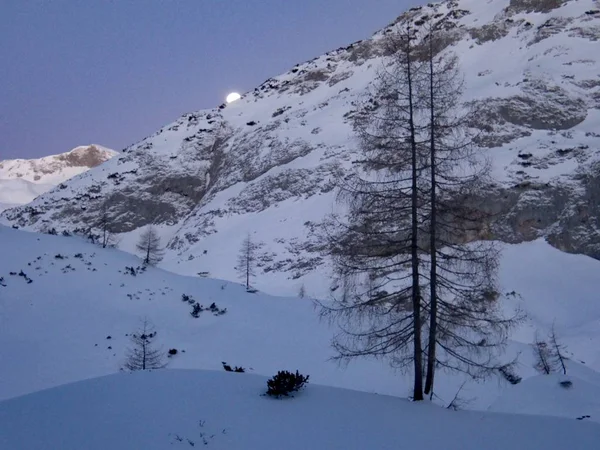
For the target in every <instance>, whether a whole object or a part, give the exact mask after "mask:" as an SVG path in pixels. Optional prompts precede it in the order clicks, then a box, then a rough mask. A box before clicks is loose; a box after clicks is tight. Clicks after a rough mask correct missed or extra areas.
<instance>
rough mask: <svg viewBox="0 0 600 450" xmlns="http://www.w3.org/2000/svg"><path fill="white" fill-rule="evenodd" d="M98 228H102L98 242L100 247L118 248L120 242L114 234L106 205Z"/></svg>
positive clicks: (101, 213)
mask: <svg viewBox="0 0 600 450" xmlns="http://www.w3.org/2000/svg"><path fill="white" fill-rule="evenodd" d="M98 226H99V227H100V236H99V238H98V240H99V243H100V245H102V248H106V247H116V246H117V244H118V240H117V237H116V236H115V234H114V233H113V232H112V222H111V219H110V217H109V215H108V211H107V208H106V205H103V206H102V210H101V212H100V221H99V223H98Z"/></svg>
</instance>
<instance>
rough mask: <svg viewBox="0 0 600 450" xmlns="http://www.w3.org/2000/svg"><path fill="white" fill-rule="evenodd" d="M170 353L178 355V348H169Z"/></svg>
mask: <svg viewBox="0 0 600 450" xmlns="http://www.w3.org/2000/svg"><path fill="white" fill-rule="evenodd" d="M168 353H169V356H172V355H176V354H177V349H176V348H171V349H169V352H168Z"/></svg>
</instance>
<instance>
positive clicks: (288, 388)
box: [267, 370, 310, 398]
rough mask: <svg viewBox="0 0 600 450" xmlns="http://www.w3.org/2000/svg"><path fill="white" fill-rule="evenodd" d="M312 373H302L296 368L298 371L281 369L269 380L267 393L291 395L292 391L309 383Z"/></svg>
mask: <svg viewBox="0 0 600 450" xmlns="http://www.w3.org/2000/svg"><path fill="white" fill-rule="evenodd" d="M309 376H310V375H306V376H304V375H302V374H301V373H299V372H298V371H297V370H296V373H292V372H288V371H287V370H280V371H279V372H277V375H275V376H274V377H273V378H271V379H269V380H267V395H270V396H271V397H277V398H280V397H283V396H286V397H287V396H289V395H290V394H291V393H292V392H295V391H299V390H300V389H302V388H303V387H304V385H305V384H306V383H308V377H309Z"/></svg>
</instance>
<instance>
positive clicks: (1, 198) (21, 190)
mask: <svg viewBox="0 0 600 450" xmlns="http://www.w3.org/2000/svg"><path fill="white" fill-rule="evenodd" d="M53 187H54V185H53V184H41V183H32V182H31V181H27V180H25V179H23V178H13V179H8V180H3V179H0V205H2V204H5V205H7V206H9V205H10V206H17V205H24V204H26V203H29V202H30V201H32V200H33V199H34V198H36V197H37V196H38V195H41V194H43V193H44V192H47V191H49V190H50V189H52V188H53ZM0 208H1V206H0ZM3 209H7V208H3Z"/></svg>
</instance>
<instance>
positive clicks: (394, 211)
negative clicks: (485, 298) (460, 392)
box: [321, 27, 424, 401]
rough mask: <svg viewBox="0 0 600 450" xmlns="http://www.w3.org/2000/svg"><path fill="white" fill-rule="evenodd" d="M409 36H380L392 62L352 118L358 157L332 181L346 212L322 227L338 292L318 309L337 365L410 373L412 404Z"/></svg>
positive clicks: (417, 167)
mask: <svg viewBox="0 0 600 450" xmlns="http://www.w3.org/2000/svg"><path fill="white" fill-rule="evenodd" d="M414 38H415V36H414V32H413V30H411V29H410V28H409V27H407V28H406V29H405V30H404V31H403V32H401V33H399V34H398V35H396V36H393V37H391V36H390V37H388V42H387V44H388V46H389V50H390V51H389V53H390V54H393V57H392V64H391V66H390V67H389V68H388V67H382V68H381V70H380V71H379V73H378V75H377V77H376V79H375V80H374V83H373V86H372V89H371V90H370V91H369V92H368V94H367V96H366V98H365V99H364V101H363V102H362V103H361V104H360V106H359V109H358V112H357V114H356V116H355V120H354V128H355V131H356V134H357V137H358V142H359V145H360V150H361V159H360V160H359V161H356V167H357V170H356V171H355V172H354V173H353V174H351V175H350V176H349V177H347V178H345V179H344V180H341V183H340V193H339V197H338V200H339V201H340V202H342V203H344V204H345V205H346V206H347V208H348V214H347V218H346V220H345V221H340V220H338V219H337V218H332V219H331V221H330V222H329V224H328V226H326V227H325V228H326V230H327V233H326V236H325V240H326V244H327V245H326V247H327V249H328V251H329V252H330V253H331V254H332V257H333V261H334V265H335V269H336V278H337V280H338V282H339V283H342V284H343V293H342V298H341V299H334V301H333V303H332V304H330V303H328V304H324V303H322V304H321V306H322V314H323V315H325V316H328V317H329V318H331V319H332V320H336V321H337V323H338V325H339V326H340V328H341V329H342V332H341V333H339V334H338V335H337V336H336V337H335V339H334V342H333V345H334V348H336V350H337V352H338V358H340V359H344V360H348V359H352V358H356V357H362V356H385V357H389V358H390V361H391V363H392V364H393V365H394V366H396V367H399V368H402V369H407V370H408V369H409V367H412V372H413V377H414V386H413V399H414V400H416V401H418V400H422V399H423V386H422V372H423V368H422V354H423V350H422V344H421V328H422V312H421V310H422V292H421V290H422V286H421V283H422V279H421V274H420V269H421V266H422V256H423V255H422V253H421V252H420V250H419V245H420V242H419V239H420V233H419V224H420V222H421V221H422V219H423V217H422V214H421V206H422V204H423V198H422V195H421V184H422V181H423V180H422V171H423V163H424V161H423V155H422V152H420V151H419V150H420V146H421V142H422V137H421V132H422V129H421V127H420V126H419V124H418V114H419V111H418V108H417V104H416V103H417V84H418V83H417V80H418V78H419V76H420V75H419V74H420V72H422V70H423V68H422V64H420V63H418V62H417V61H416V58H415V55H414V46H413V40H414Z"/></svg>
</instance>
